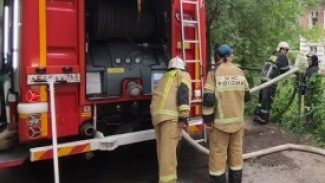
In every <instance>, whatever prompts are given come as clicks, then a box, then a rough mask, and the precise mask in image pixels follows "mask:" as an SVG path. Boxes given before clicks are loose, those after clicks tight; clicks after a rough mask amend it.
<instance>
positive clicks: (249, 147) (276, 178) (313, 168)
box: [243, 122, 325, 183]
mask: <svg viewBox="0 0 325 183" xmlns="http://www.w3.org/2000/svg"><path fill="white" fill-rule="evenodd" d="M286 143H295V144H308V141H306V140H305V139H304V138H303V137H301V136H298V135H292V134H290V133H286V132H284V131H283V130H281V129H280V128H279V127H278V126H276V125H274V124H270V125H265V126H260V125H254V124H253V123H250V122H247V123H246V131H245V142H244V151H245V153H247V152H252V151H255V150H259V149H263V148H267V147H272V146H276V145H282V144H286ZM324 173H325V157H323V156H320V155H315V154H310V153H304V152H297V151H286V152H281V153H275V154H271V155H266V156H263V157H261V158H258V159H251V160H248V161H246V162H245V167H244V178H243V183H309V182H310V183H311V182H312V183H324V182H325V174H324Z"/></svg>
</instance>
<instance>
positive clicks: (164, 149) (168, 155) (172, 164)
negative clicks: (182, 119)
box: [155, 120, 182, 183]
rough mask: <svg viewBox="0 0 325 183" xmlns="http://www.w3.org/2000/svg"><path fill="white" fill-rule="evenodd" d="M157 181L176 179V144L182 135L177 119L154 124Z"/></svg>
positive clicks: (174, 182)
mask: <svg viewBox="0 0 325 183" xmlns="http://www.w3.org/2000/svg"><path fill="white" fill-rule="evenodd" d="M155 132H156V142H157V158H158V165H159V183H176V181H177V153H176V149H177V145H178V142H179V140H180V139H181V137H182V129H181V128H179V127H178V122H177V121H171V120H169V121H163V122H161V123H159V124H157V125H155Z"/></svg>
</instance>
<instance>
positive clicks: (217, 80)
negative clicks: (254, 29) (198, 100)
mask: <svg viewBox="0 0 325 183" xmlns="http://www.w3.org/2000/svg"><path fill="white" fill-rule="evenodd" d="M248 90H249V87H248V83H247V80H246V78H245V75H244V72H243V71H242V70H241V69H239V68H238V67H237V66H235V65H234V64H232V63H221V64H220V65H219V66H218V67H217V68H216V69H215V70H214V71H212V72H209V73H208V77H207V81H206V85H205V87H204V95H203V120H204V122H205V123H210V122H214V127H216V128H218V129H220V130H223V131H225V132H227V133H233V132H236V131H238V130H239V129H240V128H241V127H242V122H243V121H244V107H245V100H248V99H249V92H248ZM244 99H245V100H244Z"/></svg>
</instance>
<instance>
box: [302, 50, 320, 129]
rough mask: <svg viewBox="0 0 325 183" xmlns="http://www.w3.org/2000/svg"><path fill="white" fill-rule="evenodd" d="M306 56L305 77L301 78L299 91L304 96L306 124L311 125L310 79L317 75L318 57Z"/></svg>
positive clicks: (311, 91)
mask: <svg viewBox="0 0 325 183" xmlns="http://www.w3.org/2000/svg"><path fill="white" fill-rule="evenodd" d="M306 56H307V63H308V68H307V70H306V74H305V77H304V78H303V81H302V84H301V87H300V89H301V90H302V91H301V94H302V95H305V114H306V122H307V124H311V123H312V119H313V114H312V112H311V111H310V109H311V107H312V105H311V104H312V103H311V102H312V95H313V83H312V81H311V77H312V76H313V75H315V74H318V73H319V67H318V57H317V56H316V55H313V54H308V55H306Z"/></svg>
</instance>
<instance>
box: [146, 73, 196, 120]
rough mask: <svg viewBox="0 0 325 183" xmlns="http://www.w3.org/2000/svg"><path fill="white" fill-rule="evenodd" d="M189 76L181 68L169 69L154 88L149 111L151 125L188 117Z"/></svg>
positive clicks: (189, 97) (190, 93) (190, 89)
mask: <svg viewBox="0 0 325 183" xmlns="http://www.w3.org/2000/svg"><path fill="white" fill-rule="evenodd" d="M191 91H192V87H191V77H190V75H189V74H188V72H186V71H183V70H175V69H172V70H169V71H168V72H166V73H165V74H164V76H163V77H162V79H160V80H159V82H158V84H157V87H156V88H155V90H154V92H153V95H152V100H151V105H150V112H151V115H152V123H153V125H157V124H159V123H161V122H163V121H167V120H175V121H178V119H179V118H188V117H189V112H190V106H189V104H190V99H191V97H192V92H191Z"/></svg>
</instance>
